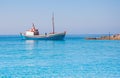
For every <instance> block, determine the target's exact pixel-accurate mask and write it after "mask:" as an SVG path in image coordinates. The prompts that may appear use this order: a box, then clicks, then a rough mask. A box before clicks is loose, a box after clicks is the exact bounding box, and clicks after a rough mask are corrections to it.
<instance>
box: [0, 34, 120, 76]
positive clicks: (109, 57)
mask: <svg viewBox="0 0 120 78" xmlns="http://www.w3.org/2000/svg"><path fill="white" fill-rule="evenodd" d="M90 36H92V37H98V36H100V35H94V34H93V35H92V34H91V35H85V34H84V35H67V36H66V37H65V39H64V40H60V41H58V40H57V41H52V40H47V41H46V40H23V39H21V37H20V36H18V35H1V36H0V78H120V41H119V40H85V39H84V37H90Z"/></svg>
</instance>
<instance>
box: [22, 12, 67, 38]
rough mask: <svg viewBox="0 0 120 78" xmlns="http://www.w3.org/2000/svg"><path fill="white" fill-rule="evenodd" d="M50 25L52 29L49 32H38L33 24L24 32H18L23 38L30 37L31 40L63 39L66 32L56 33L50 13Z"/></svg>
mask: <svg viewBox="0 0 120 78" xmlns="http://www.w3.org/2000/svg"><path fill="white" fill-rule="evenodd" d="M52 27H53V31H52V32H51V33H45V34H39V31H38V29H36V28H35V25H34V24H33V25H32V28H31V29H29V30H27V31H26V32H25V33H20V35H21V37H22V38H23V39H32V40H63V39H64V37H65V35H66V32H65V31H64V32H61V33H56V32H55V28H54V14H53V15H52Z"/></svg>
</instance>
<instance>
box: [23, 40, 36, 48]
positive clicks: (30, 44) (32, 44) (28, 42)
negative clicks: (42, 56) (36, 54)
mask: <svg viewBox="0 0 120 78" xmlns="http://www.w3.org/2000/svg"><path fill="white" fill-rule="evenodd" d="M25 44H26V50H33V49H34V48H35V46H37V44H38V41H36V40H25Z"/></svg>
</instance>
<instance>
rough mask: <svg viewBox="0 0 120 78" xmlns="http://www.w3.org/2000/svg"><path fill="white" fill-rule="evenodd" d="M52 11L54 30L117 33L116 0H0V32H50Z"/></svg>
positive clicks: (119, 12) (119, 3) (119, 21)
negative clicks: (35, 30) (33, 30)
mask: <svg viewBox="0 0 120 78" xmlns="http://www.w3.org/2000/svg"><path fill="white" fill-rule="evenodd" d="M53 12H54V21H55V32H63V31H66V32H67V34H107V33H109V32H110V33H112V34H116V33H120V0H0V35H9V34H13V35H14V34H19V33H20V32H25V31H26V30H28V29H30V28H31V26H32V23H34V24H35V26H36V28H38V29H39V32H40V33H41V34H43V33H45V32H47V33H49V32H52V13H53Z"/></svg>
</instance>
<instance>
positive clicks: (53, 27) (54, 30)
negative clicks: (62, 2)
mask: <svg viewBox="0 0 120 78" xmlns="http://www.w3.org/2000/svg"><path fill="white" fill-rule="evenodd" d="M52 26H53V34H54V33H55V27H54V12H53V13H52Z"/></svg>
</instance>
